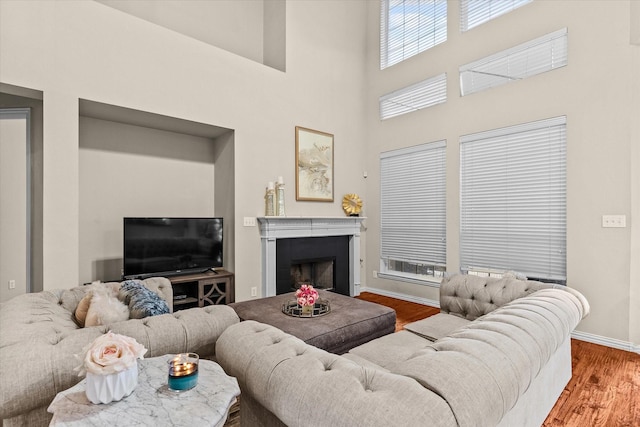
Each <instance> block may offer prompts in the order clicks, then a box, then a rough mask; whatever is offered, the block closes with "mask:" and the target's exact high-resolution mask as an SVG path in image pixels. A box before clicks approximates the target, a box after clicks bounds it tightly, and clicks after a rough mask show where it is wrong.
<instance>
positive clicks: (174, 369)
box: [167, 353, 200, 392]
mask: <svg viewBox="0 0 640 427" xmlns="http://www.w3.org/2000/svg"><path fill="white" fill-rule="evenodd" d="M199 361H200V357H199V356H198V355H197V354H195V353H180V354H176V356H175V357H174V358H173V359H171V360H169V362H168V364H169V378H168V381H167V385H168V387H169V390H172V391H176V392H181V391H186V390H190V389H192V388H194V387H195V386H196V384H198V362H199Z"/></svg>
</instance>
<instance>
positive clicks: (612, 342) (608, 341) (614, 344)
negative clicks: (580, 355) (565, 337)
mask: <svg viewBox="0 0 640 427" xmlns="http://www.w3.org/2000/svg"><path fill="white" fill-rule="evenodd" d="M571 338H574V339H577V340H580V341H586V342H590V343H592V344H599V345H603V346H605V347H611V348H616V349H618V350H624V351H630V352H633V353H638V354H640V345H634V344H633V343H631V342H629V341H622V340H617V339H615V338H608V337H603V336H601V335H595V334H590V333H587V332H580V331H573V332H572V333H571Z"/></svg>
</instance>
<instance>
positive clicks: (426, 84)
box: [380, 74, 447, 120]
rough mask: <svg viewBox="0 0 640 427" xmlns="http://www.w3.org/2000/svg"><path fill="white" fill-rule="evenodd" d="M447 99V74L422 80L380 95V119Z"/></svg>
mask: <svg viewBox="0 0 640 427" xmlns="http://www.w3.org/2000/svg"><path fill="white" fill-rule="evenodd" d="M446 100H447V75H446V74H440V75H439V76H435V77H432V78H430V79H427V80H423V81H421V82H418V83H416V84H414V85H411V86H408V87H405V88H402V89H399V90H396V91H394V92H392V93H389V94H387V95H384V96H381V97H380V119H381V120H384V119H389V118H391V117H395V116H399V115H401V114H405V113H410V112H412V111H418V110H421V109H423V108H427V107H432V106H434V105H437V104H442V103H443V102H446Z"/></svg>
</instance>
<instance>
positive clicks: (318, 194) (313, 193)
mask: <svg viewBox="0 0 640 427" xmlns="http://www.w3.org/2000/svg"><path fill="white" fill-rule="evenodd" d="M296 200H309V201H316V202H333V135H331V134H329V133H325V132H319V131H317V130H312V129H306V128H303V127H299V126H296Z"/></svg>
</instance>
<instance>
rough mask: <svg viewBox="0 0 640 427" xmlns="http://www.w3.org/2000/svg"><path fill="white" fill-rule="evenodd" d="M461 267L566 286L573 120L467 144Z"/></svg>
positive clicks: (463, 150) (466, 139)
mask: <svg viewBox="0 0 640 427" xmlns="http://www.w3.org/2000/svg"><path fill="white" fill-rule="evenodd" d="M460 169H461V174H460V209H461V212H460V268H461V270H462V271H464V272H468V271H486V272H495V271H508V270H512V271H516V272H518V273H522V274H524V275H526V276H527V277H530V278H535V279H541V280H545V281H555V282H558V283H564V282H565V281H566V117H557V118H552V119H548V120H542V121H538V122H532V123H526V124H522V125H517V126H513V127H508V128H503V129H497V130H491V131H487V132H482V133H476V134H473V135H466V136H463V137H462V138H461V139H460Z"/></svg>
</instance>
